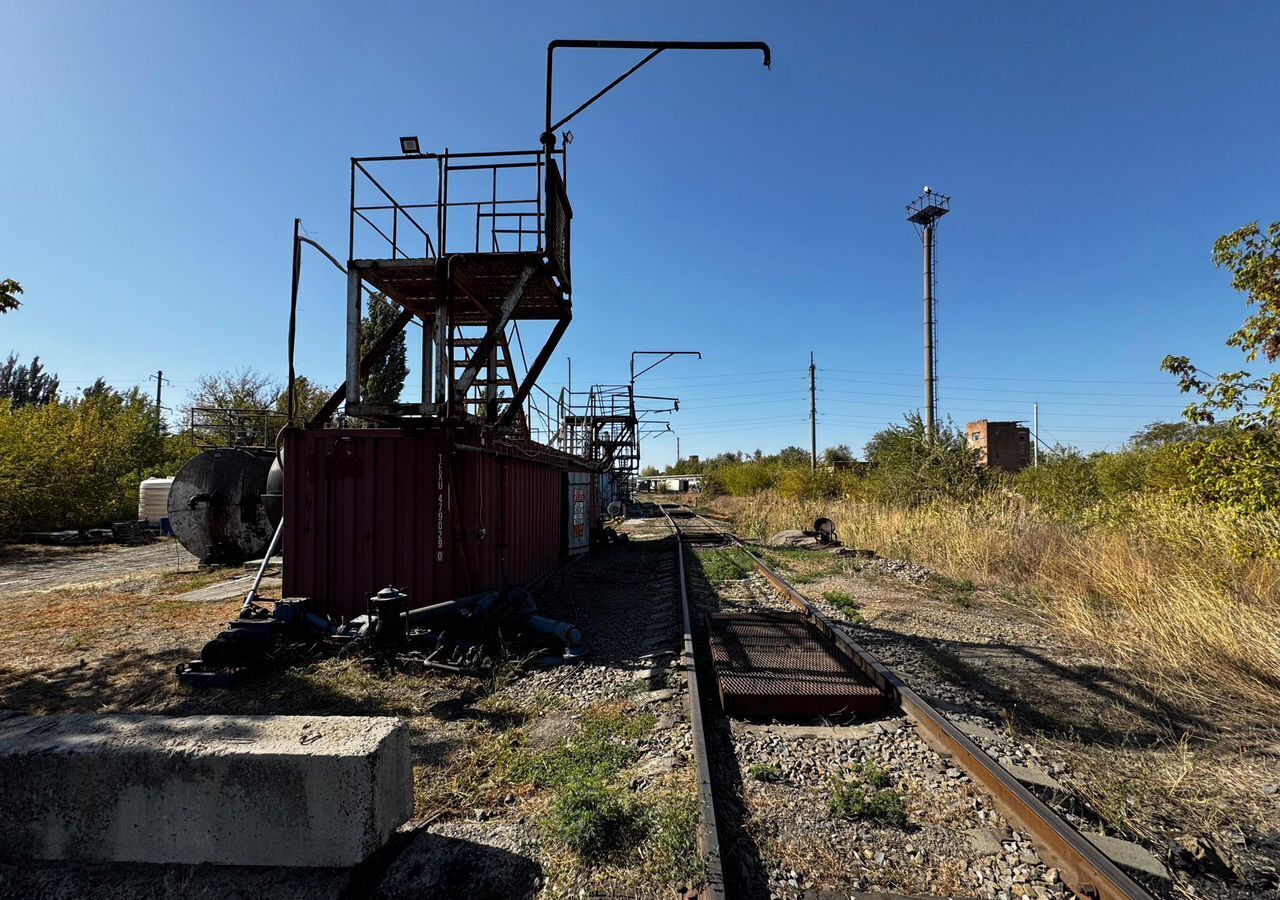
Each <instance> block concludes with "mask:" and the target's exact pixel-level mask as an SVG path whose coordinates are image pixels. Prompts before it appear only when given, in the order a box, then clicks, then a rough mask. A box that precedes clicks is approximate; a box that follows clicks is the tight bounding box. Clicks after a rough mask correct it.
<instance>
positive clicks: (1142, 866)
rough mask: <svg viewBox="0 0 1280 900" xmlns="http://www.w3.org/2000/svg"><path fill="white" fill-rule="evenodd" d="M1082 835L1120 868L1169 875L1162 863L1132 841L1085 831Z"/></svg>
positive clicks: (1156, 874) (1157, 876)
mask: <svg viewBox="0 0 1280 900" xmlns="http://www.w3.org/2000/svg"><path fill="white" fill-rule="evenodd" d="M1084 836H1085V838H1087V839H1088V841H1089V843H1091V844H1093V846H1095V847H1097V848H1098V849H1099V850H1101V851H1102V852H1103V853H1105V854H1106V855H1107V858H1108V859H1110V860H1111V861H1112V862H1113V863H1115V864H1116V865H1117V866H1120V867H1121V868H1124V869H1130V870H1132V871H1134V872H1142V873H1143V874H1146V875H1152V876H1154V877H1156V878H1162V879H1166V880H1167V879H1168V878H1169V877H1170V876H1169V870H1168V869H1167V868H1165V864H1164V863H1162V862H1161V861H1160V860H1158V859H1156V858H1155V857H1154V856H1152V855H1151V854H1150V853H1148V852H1147V851H1146V850H1144V849H1143V848H1142V847H1139V846H1138V845H1137V844H1135V843H1133V842H1132V841H1125V840H1121V839H1120V838H1114V837H1109V836H1108V835H1105V834H1091V833H1089V832H1085V833H1084Z"/></svg>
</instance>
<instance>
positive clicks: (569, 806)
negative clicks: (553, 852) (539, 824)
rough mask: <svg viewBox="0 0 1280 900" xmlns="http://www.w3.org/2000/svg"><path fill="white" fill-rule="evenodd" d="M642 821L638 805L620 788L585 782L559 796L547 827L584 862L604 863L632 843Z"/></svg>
mask: <svg viewBox="0 0 1280 900" xmlns="http://www.w3.org/2000/svg"><path fill="white" fill-rule="evenodd" d="M640 824H641V823H640V819H639V816H638V815H637V809H636V807H635V804H634V803H633V802H631V801H630V799H629V798H627V797H626V796H625V795H624V794H623V793H622V792H621V791H620V790H618V789H616V788H610V787H606V786H605V785H604V784H602V783H601V782H599V781H584V782H578V783H576V784H570V785H569V786H567V787H566V788H565V789H564V791H563V792H561V794H560V796H559V797H557V798H556V802H555V804H554V805H553V806H552V808H551V815H550V816H548V818H547V824H546V830H547V833H548V834H549V835H550V836H551V838H552V839H553V840H555V841H556V842H557V843H559V844H562V845H563V846H564V847H566V848H568V849H569V850H571V851H572V852H573V853H575V854H576V855H577V856H578V857H579V858H580V859H582V860H583V861H584V862H600V861H602V860H606V859H611V858H616V857H618V856H620V855H622V853H623V851H624V850H625V849H626V848H628V847H630V846H632V845H633V843H634V841H635V838H636V837H637V834H636V832H637V831H638V829H639V827H640Z"/></svg>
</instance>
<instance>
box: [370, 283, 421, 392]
mask: <svg viewBox="0 0 1280 900" xmlns="http://www.w3.org/2000/svg"><path fill="white" fill-rule="evenodd" d="M397 315H399V312H398V310H397V309H396V307H395V306H394V305H393V304H392V303H391V302H390V301H388V300H387V298H386V296H385V295H383V294H373V295H371V296H370V297H369V305H368V311H367V314H366V315H365V317H364V319H363V321H361V323H360V354H361V356H363V355H364V354H366V353H368V352H369V350H370V349H371V348H372V347H373V345H374V343H375V342H376V341H377V340H378V338H379V337H380V336H381V335H382V333H383V332H384V331H386V330H387V329H388V328H389V327H391V323H392V322H393V321H395V318H396V316H397ZM408 360H409V351H408V347H407V345H406V343H405V336H404V332H403V331H401V332H400V333H399V334H397V335H396V336H395V338H394V339H393V340H392V342H391V348H390V350H388V351H387V355H386V356H384V357H383V358H382V359H380V360H378V361H377V362H375V363H374V364H373V367H372V368H370V370H369V374H368V375H367V376H365V379H364V384H363V386H362V390H361V396H362V397H363V398H364V400H365V401H366V402H368V403H395V402H397V401H399V399H400V392H401V391H403V390H404V380H405V378H406V377H408V375H409V361H408Z"/></svg>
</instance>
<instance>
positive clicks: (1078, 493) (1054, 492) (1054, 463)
mask: <svg viewBox="0 0 1280 900" xmlns="http://www.w3.org/2000/svg"><path fill="white" fill-rule="evenodd" d="M1110 477H1112V479H1113V481H1112V483H1113V485H1114V486H1117V489H1122V488H1121V487H1118V486H1120V485H1123V484H1124V482H1125V479H1126V477H1131V475H1126V473H1124V472H1115V473H1111V476H1110ZM1017 485H1018V492H1019V493H1021V494H1022V495H1023V496H1024V497H1027V498H1028V499H1030V500H1032V501H1034V502H1036V503H1038V504H1040V506H1041V508H1042V509H1044V510H1045V512H1047V513H1049V515H1051V516H1053V517H1055V518H1057V519H1061V520H1063V521H1074V520H1078V519H1079V518H1080V517H1081V516H1082V515H1083V514H1084V512H1085V511H1086V510H1088V509H1090V508H1091V507H1092V506H1094V505H1095V504H1096V503H1097V502H1098V501H1099V500H1101V499H1102V490H1101V488H1100V487H1099V485H1098V473H1097V470H1096V469H1095V467H1094V461H1093V460H1092V459H1090V458H1089V457H1087V456H1085V455H1084V454H1083V453H1081V452H1080V451H1079V450H1077V449H1076V448H1075V447H1064V446H1061V445H1059V446H1057V447H1054V448H1053V449H1052V450H1050V451H1048V452H1047V453H1042V454H1041V455H1040V465H1038V466H1035V467H1034V468H1030V469H1023V470H1022V471H1021V472H1019V473H1018V476H1017Z"/></svg>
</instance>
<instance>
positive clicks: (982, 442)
mask: <svg viewBox="0 0 1280 900" xmlns="http://www.w3.org/2000/svg"><path fill="white" fill-rule="evenodd" d="M965 432H966V434H967V435H968V441H969V447H970V448H971V449H973V450H977V451H978V458H979V461H980V462H981V464H982V465H984V466H987V467H989V468H992V469H1002V470H1004V471H1005V472H1018V471H1020V470H1022V469H1025V468H1026V467H1027V466H1029V465H1030V464H1031V430H1030V429H1029V428H1027V427H1026V426H1025V425H1021V424H1019V423H1017V422H989V421H987V420H986V419H980V420H979V421H977V422H970V423H969V424H968V425H966V426H965Z"/></svg>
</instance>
